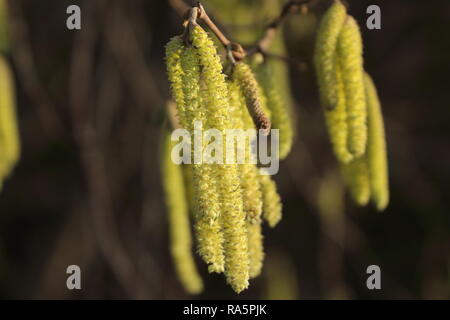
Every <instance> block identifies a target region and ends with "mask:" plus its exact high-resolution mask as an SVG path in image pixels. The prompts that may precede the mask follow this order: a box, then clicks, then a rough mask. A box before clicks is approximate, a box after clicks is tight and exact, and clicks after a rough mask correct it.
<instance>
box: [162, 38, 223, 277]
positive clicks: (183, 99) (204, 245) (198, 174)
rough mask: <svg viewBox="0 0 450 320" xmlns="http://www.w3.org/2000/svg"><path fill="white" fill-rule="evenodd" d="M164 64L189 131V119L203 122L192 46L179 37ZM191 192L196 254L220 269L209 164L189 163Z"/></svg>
mask: <svg viewBox="0 0 450 320" xmlns="http://www.w3.org/2000/svg"><path fill="white" fill-rule="evenodd" d="M166 64H167V72H168V77H169V81H170V83H171V89H172V96H173V98H174V100H175V102H176V104H177V114H178V118H179V121H180V124H181V126H182V127H183V128H185V129H187V130H189V131H190V132H191V133H192V130H193V121H194V120H200V121H204V118H205V117H204V112H203V111H202V107H201V106H200V105H199V101H200V98H199V96H200V85H199V82H200V67H199V61H198V57H197V53H196V51H195V49H194V48H192V47H191V48H185V47H184V44H183V41H182V39H181V37H180V36H177V37H174V38H172V39H171V40H170V41H169V43H168V44H167V46H166ZM192 171H193V186H194V194H195V208H194V211H195V213H196V215H195V231H196V238H197V248H198V253H199V255H200V256H201V257H202V259H203V260H204V261H205V262H206V263H207V264H208V270H209V272H223V270H224V255H223V247H222V240H223V239H222V233H221V226H220V221H219V219H220V207H219V197H218V193H217V188H216V184H215V183H214V176H213V173H212V168H211V165H210V164H192Z"/></svg>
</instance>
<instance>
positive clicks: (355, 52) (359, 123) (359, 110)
mask: <svg viewBox="0 0 450 320" xmlns="http://www.w3.org/2000/svg"><path fill="white" fill-rule="evenodd" d="M337 51H338V61H339V64H340V66H341V72H342V81H343V84H344V92H345V99H346V105H347V123H348V137H347V138H348V150H349V151H350V152H351V153H352V154H353V155H354V156H355V158H357V157H360V156H362V155H363V154H364V153H365V150H366V144H367V111H366V97H365V91H364V69H363V56H362V53H363V49H362V39H361V33H360V31H359V27H358V23H357V22H356V21H355V19H353V18H352V17H350V16H347V19H346V20H345V23H344V25H343V27H342V30H341V33H340V35H339V39H338V45H337Z"/></svg>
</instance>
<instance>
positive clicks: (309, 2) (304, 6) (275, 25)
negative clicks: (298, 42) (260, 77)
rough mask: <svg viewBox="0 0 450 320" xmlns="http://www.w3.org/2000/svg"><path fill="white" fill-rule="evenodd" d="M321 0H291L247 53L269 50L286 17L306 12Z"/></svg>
mask: <svg viewBox="0 0 450 320" xmlns="http://www.w3.org/2000/svg"><path fill="white" fill-rule="evenodd" d="M318 1H319V0H291V1H289V2H288V3H286V4H285V5H284V6H283V8H282V9H281V13H280V15H279V16H278V17H276V18H275V19H274V20H273V21H272V22H271V23H269V24H268V25H267V27H266V29H265V31H264V34H263V36H262V37H261V38H260V39H259V40H258V42H257V43H256V45H254V46H253V47H251V48H250V49H248V50H247V55H253V54H255V53H257V52H262V53H264V52H267V50H268V49H269V47H270V45H271V44H272V42H273V40H274V39H275V36H276V35H277V32H278V29H279V27H280V25H281V24H282V23H283V22H284V21H285V20H286V18H287V17H288V16H289V15H291V14H293V13H297V12H301V13H306V12H307V11H308V10H309V8H310V7H312V6H313V5H315V4H316V3H317V2H318Z"/></svg>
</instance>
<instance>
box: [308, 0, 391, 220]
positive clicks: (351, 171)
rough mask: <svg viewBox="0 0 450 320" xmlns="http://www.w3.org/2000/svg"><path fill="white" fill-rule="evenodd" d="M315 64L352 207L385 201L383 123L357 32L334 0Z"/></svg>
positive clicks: (323, 25)
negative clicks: (365, 67) (370, 201)
mask: <svg viewBox="0 0 450 320" xmlns="http://www.w3.org/2000/svg"><path fill="white" fill-rule="evenodd" d="M315 66H316V72H317V79H318V84H319V91H320V99H321V104H322V105H323V108H324V113H325V121H326V125H327V127H328V132H329V136H330V140H331V143H332V145H333V150H334V153H335V155H336V157H337V159H338V160H339V162H340V164H341V167H342V172H343V176H344V179H345V182H346V184H347V186H348V188H349V190H350V194H351V196H352V198H353V199H354V200H355V202H356V203H358V204H359V205H366V204H367V203H368V202H369V200H370V199H372V201H373V203H374V204H375V206H376V208H377V209H378V210H379V211H382V210H384V209H385V208H386V206H387V204H388V202H389V189H388V168H387V155H386V143H385V134H384V124H383V118H382V113H381V109H380V103H379V100H378V96H377V92H376V88H375V86H374V84H373V82H372V80H371V78H370V76H369V75H368V74H367V73H366V72H365V71H364V67H363V46H362V39H361V34H360V30H359V27H358V24H357V22H356V21H355V19H354V18H353V17H351V16H350V15H348V14H347V10H346V7H345V6H344V5H343V4H342V3H341V2H340V1H339V0H336V1H334V3H333V4H332V5H331V6H330V8H329V9H328V10H327V12H326V13H325V15H324V16H323V18H322V21H321V23H320V26H319V30H318V35H317V40H316V48H315Z"/></svg>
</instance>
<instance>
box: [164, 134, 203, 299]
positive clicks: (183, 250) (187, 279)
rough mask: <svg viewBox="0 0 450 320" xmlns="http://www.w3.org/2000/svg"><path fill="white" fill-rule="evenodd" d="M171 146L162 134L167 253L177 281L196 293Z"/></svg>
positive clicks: (187, 226)
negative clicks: (168, 237)
mask: <svg viewBox="0 0 450 320" xmlns="http://www.w3.org/2000/svg"><path fill="white" fill-rule="evenodd" d="M172 146H173V143H172V142H171V140H170V133H168V132H167V133H165V134H164V141H163V152H162V154H163V158H162V178H163V187H164V194H165V199H166V205H167V208H168V222H169V234H170V251H171V254H172V259H173V261H174V264H175V270H176V273H177V275H178V278H179V280H180V282H181V283H182V284H183V287H184V288H185V290H186V291H187V292H188V293H191V294H197V293H200V292H201V291H202V289H203V283H202V279H201V277H200V275H199V273H198V271H197V268H196V266H195V261H194V257H193V255H192V243H191V242H192V240H191V229H190V223H189V209H188V205H187V201H186V200H187V199H186V192H185V188H184V183H183V173H182V166H181V165H177V164H175V163H174V162H173V161H172V158H171V151H172Z"/></svg>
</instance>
